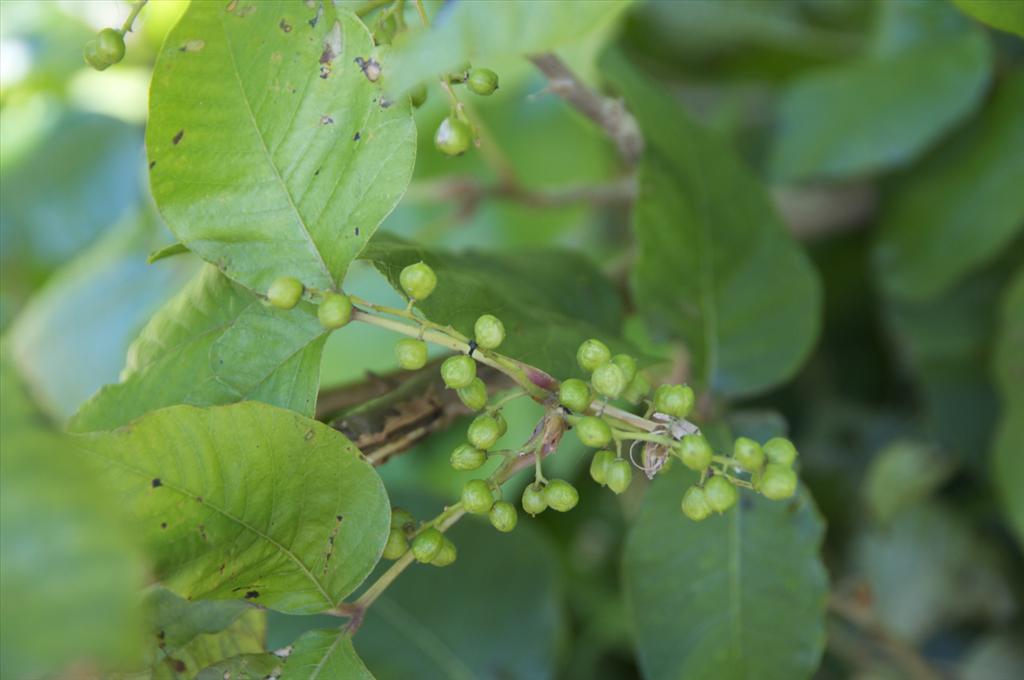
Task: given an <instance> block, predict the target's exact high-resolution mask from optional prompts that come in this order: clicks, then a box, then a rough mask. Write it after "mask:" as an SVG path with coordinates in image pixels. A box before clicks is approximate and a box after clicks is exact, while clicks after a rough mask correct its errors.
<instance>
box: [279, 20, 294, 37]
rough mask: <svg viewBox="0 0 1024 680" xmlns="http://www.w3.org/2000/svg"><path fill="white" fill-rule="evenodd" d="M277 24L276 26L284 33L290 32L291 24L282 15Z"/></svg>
mask: <svg viewBox="0 0 1024 680" xmlns="http://www.w3.org/2000/svg"><path fill="white" fill-rule="evenodd" d="M277 26H278V28H280V29H281V30H282V31H284V32H285V33H291V32H292V25H291V24H289V23H288V20H287V19H285V18H283V17H282V18H281V23H279V24H278V25H277Z"/></svg>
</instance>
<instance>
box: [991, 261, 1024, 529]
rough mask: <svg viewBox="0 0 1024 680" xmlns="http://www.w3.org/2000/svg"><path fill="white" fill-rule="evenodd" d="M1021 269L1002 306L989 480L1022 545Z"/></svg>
mask: <svg viewBox="0 0 1024 680" xmlns="http://www.w3.org/2000/svg"><path fill="white" fill-rule="evenodd" d="M1022 347H1024V269H1021V270H1020V271H1018V273H1017V275H1016V276H1015V277H1014V280H1013V282H1012V283H1011V285H1010V286H1009V288H1008V292H1007V294H1006V297H1005V301H1004V302H1003V306H1002V328H1001V329H1000V331H999V335H998V340H997V341H996V349H995V357H994V363H995V371H996V380H997V381H998V383H999V387H1000V391H1001V392H1002V396H1003V404H1002V414H1001V417H1000V423H999V428H998V430H997V433H996V440H995V451H994V454H993V462H992V464H993V475H992V480H993V483H994V484H995V486H996V490H997V491H998V493H999V497H1000V500H1001V501H1002V503H1003V505H1004V507H1005V508H1006V513H1007V516H1008V519H1009V522H1010V526H1011V527H1012V528H1013V530H1014V532H1015V533H1016V535H1017V540H1018V542H1019V543H1020V544H1021V545H1022V546H1024V495H1021V489H1024V450H1022V447H1021V442H1024V352H1022V351H1021V348H1022Z"/></svg>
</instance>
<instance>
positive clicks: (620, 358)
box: [612, 354, 636, 385]
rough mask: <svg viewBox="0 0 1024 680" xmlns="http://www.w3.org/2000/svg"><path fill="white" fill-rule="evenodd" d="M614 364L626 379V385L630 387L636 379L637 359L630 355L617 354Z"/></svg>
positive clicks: (613, 358) (613, 359)
mask: <svg viewBox="0 0 1024 680" xmlns="http://www.w3.org/2000/svg"><path fill="white" fill-rule="evenodd" d="M612 363H613V364H615V365H616V366H618V367H619V369H620V370H621V371H622V377H624V378H625V379H626V385H629V383H630V382H632V381H633V378H635V377H636V359H634V358H633V357H631V356H629V355H628V354H616V355H615V356H613V357H612Z"/></svg>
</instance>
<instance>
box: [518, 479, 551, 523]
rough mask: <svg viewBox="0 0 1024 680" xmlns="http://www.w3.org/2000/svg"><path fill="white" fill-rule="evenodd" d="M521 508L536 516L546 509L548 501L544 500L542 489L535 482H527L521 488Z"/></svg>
mask: <svg viewBox="0 0 1024 680" xmlns="http://www.w3.org/2000/svg"><path fill="white" fill-rule="evenodd" d="M522 501H523V510H525V511H526V514H528V515H530V516H531V517H536V516H537V515H539V514H540V513H542V512H544V511H545V510H547V509H548V502H547V501H546V500H544V489H543V488H542V487H539V486H537V484H536V483H533V484H528V485H527V486H526V488H525V489H523V499H522Z"/></svg>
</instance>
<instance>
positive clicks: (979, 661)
mask: <svg viewBox="0 0 1024 680" xmlns="http://www.w3.org/2000/svg"><path fill="white" fill-rule="evenodd" d="M959 677H960V680H997V679H998V678H1020V677H1024V639H1022V638H1021V636H1020V634H1019V633H1015V632H1012V631H1003V632H997V633H988V634H986V635H985V636H984V637H982V638H981V639H980V640H978V641H977V642H975V643H973V644H972V645H971V648H970V649H969V650H968V652H967V654H965V655H964V659H963V663H962V664H961V666H960V676H959Z"/></svg>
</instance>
